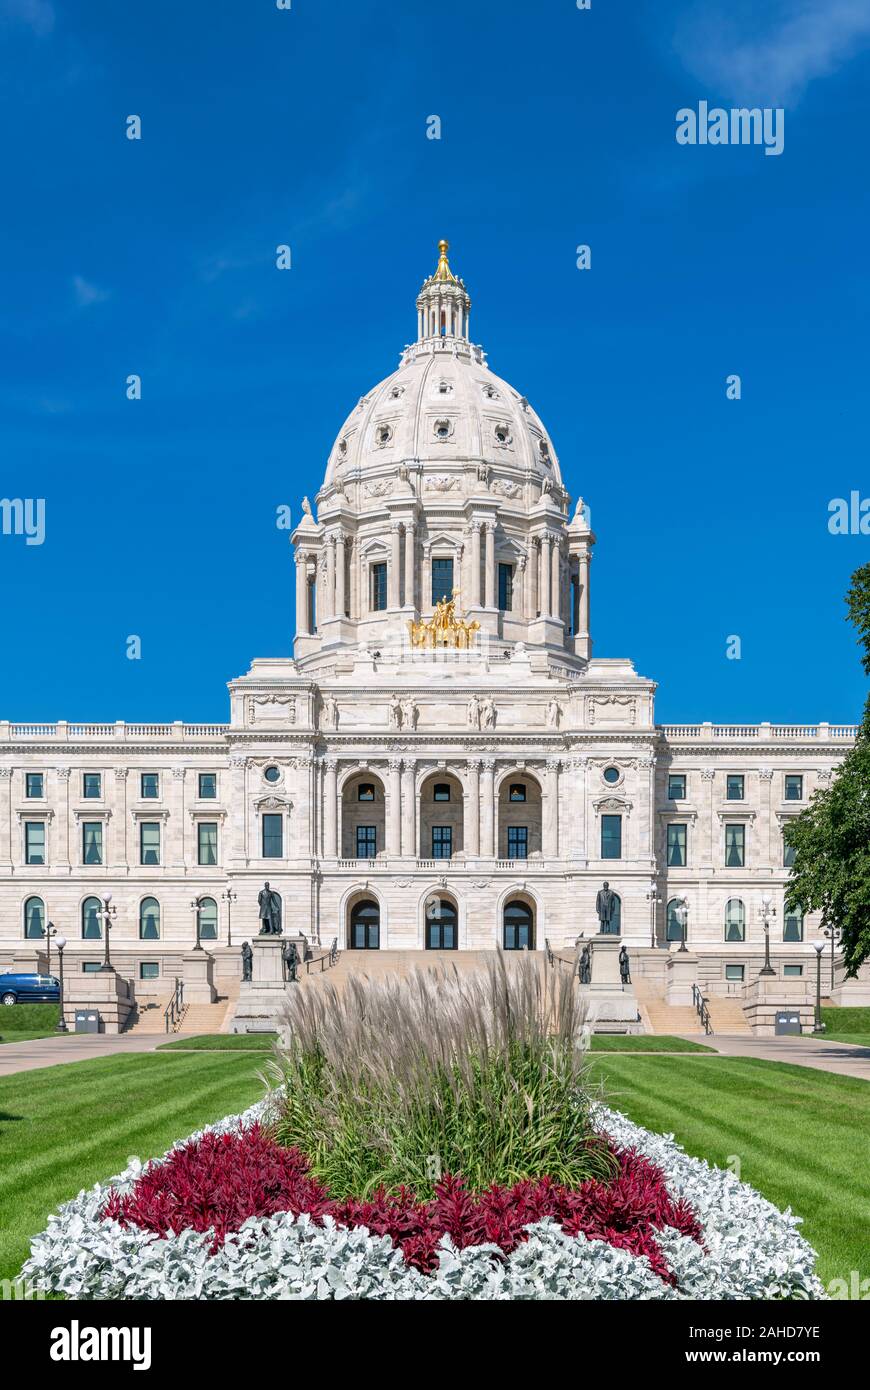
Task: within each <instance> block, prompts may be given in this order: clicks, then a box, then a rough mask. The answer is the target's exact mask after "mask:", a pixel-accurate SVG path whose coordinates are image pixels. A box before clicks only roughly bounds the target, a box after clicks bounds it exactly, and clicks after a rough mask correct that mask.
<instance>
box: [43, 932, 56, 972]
mask: <svg viewBox="0 0 870 1390" xmlns="http://www.w3.org/2000/svg"><path fill="white" fill-rule="evenodd" d="M53 936H57V927H56V926H55V925H54V922H46V924H45V940H46V955H47V957H48V969H47V970H46V974H48V975H50V974H51V938H52V937H53Z"/></svg>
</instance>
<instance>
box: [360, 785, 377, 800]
mask: <svg viewBox="0 0 870 1390" xmlns="http://www.w3.org/2000/svg"><path fill="white" fill-rule="evenodd" d="M356 799H357V801H374V799H375V784H374V782H360V784H359V787H358V788H357V793H356Z"/></svg>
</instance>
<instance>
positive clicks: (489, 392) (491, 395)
mask: <svg viewBox="0 0 870 1390" xmlns="http://www.w3.org/2000/svg"><path fill="white" fill-rule="evenodd" d="M483 394H484V395H485V396H486V398H487V400H488V401H499V400H501V396H500V395H499V394H498V392H497V391H496V389H495V387H494V386H484V388H483Z"/></svg>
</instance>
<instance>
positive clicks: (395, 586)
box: [387, 521, 401, 608]
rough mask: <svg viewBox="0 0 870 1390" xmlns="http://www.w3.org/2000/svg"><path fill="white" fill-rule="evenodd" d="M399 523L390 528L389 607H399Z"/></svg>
mask: <svg viewBox="0 0 870 1390" xmlns="http://www.w3.org/2000/svg"><path fill="white" fill-rule="evenodd" d="M400 540H401V537H400V535H399V523H398V522H397V521H394V522H393V524H392V526H391V527H390V572H389V575H388V576H387V590H388V597H387V607H388V608H398V607H399V563H400V561H399V555H400V549H399V546H400Z"/></svg>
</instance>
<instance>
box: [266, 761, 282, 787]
mask: <svg viewBox="0 0 870 1390" xmlns="http://www.w3.org/2000/svg"><path fill="white" fill-rule="evenodd" d="M263 776H264V778H265V779H266V781H267V782H273V783H274V782H280V780H281V769H280V768H279V767H275V766H274V764H273V765H272V766H270V767H267V768H266V770H265V772H264V773H263Z"/></svg>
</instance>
